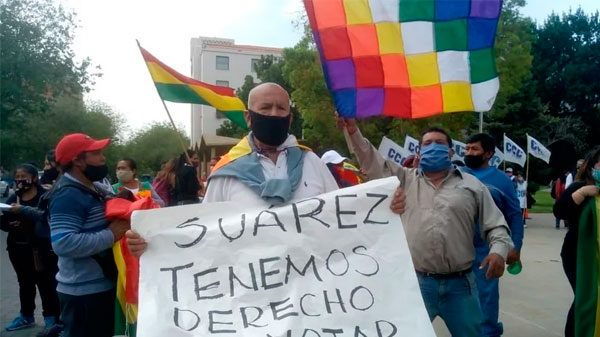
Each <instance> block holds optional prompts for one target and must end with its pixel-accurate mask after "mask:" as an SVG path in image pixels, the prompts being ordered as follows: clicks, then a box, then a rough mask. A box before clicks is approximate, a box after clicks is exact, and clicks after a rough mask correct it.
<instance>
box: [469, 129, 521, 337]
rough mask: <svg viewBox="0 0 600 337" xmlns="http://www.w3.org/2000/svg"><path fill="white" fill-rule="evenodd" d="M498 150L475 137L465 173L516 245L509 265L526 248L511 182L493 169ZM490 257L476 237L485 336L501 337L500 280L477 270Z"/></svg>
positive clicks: (482, 137) (480, 136) (485, 139)
mask: <svg viewBox="0 0 600 337" xmlns="http://www.w3.org/2000/svg"><path fill="white" fill-rule="evenodd" d="M495 149H496V145H495V142H494V139H493V138H492V137H491V136H490V135H488V134H485V133H479V134H475V135H472V136H471V137H469V139H467V145H466V150H465V157H464V159H465V165H466V167H465V168H463V170H464V171H465V172H468V173H470V174H472V175H474V176H475V177H477V179H479V180H480V181H481V182H482V183H484V184H485V186H487V188H488V189H489V191H490V193H491V195H492V198H493V199H494V202H495V203H496V206H498V208H499V209H500V211H502V213H503V214H504V218H505V219H506V222H507V223H508V226H509V227H510V231H511V238H512V240H513V243H514V245H515V247H514V249H512V250H511V251H510V252H509V253H508V256H507V258H506V263H507V264H509V265H510V264H512V263H514V262H517V261H519V260H520V256H521V254H520V251H521V246H522V245H523V217H522V213H521V208H520V205H519V200H518V199H517V195H516V193H515V188H514V186H513V183H512V181H511V180H510V178H508V177H507V176H506V174H504V173H503V172H502V171H500V170H498V169H497V168H496V167H493V166H491V165H490V160H491V158H492V157H493V156H494V152H495V151H496V150H495ZM476 228H478V227H476ZM489 253H490V249H489V247H488V245H487V244H486V242H485V241H483V239H482V237H481V234H480V233H478V234H477V235H475V261H474V262H473V267H474V269H473V270H474V272H475V280H476V281H477V289H478V290H479V300H480V303H481V310H482V312H483V325H482V326H483V334H484V335H485V336H488V337H496V336H501V335H502V333H503V332H504V328H503V326H502V323H500V322H498V311H499V302H498V300H499V289H498V279H487V278H486V277H485V273H484V272H483V271H482V270H479V269H477V268H476V267H477V266H479V265H480V264H481V262H482V261H483V260H484V259H485V257H486V256H487V255H488V254H489Z"/></svg>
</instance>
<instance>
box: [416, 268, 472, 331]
mask: <svg viewBox="0 0 600 337" xmlns="http://www.w3.org/2000/svg"><path fill="white" fill-rule="evenodd" d="M417 277H418V279H419V286H420V287H421V294H422V295H423V301H424V302H425V307H426V308H427V313H428V314H429V319H431V320H432V321H433V320H434V319H435V318H436V317H437V316H440V317H441V318H442V319H443V320H444V322H445V323H446V326H447V327H448V330H449V331H450V334H452V336H453V337H481V336H482V334H481V322H482V315H481V308H480V306H479V297H478V295H477V286H476V285H475V279H474V276H473V273H468V274H466V275H463V276H457V277H449V278H435V277H430V276H425V275H422V274H419V273H417Z"/></svg>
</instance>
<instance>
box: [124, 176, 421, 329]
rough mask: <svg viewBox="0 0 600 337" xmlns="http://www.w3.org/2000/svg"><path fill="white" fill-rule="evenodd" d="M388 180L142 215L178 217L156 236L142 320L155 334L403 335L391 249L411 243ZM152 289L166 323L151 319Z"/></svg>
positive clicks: (151, 238) (148, 257) (144, 268)
mask: <svg viewBox="0 0 600 337" xmlns="http://www.w3.org/2000/svg"><path fill="white" fill-rule="evenodd" d="M394 180H395V183H394ZM386 181H388V182H389V183H391V184H392V186H391V188H387V190H384V191H383V192H381V187H383V186H381V183H379V184H376V186H379V187H380V188H379V190H377V189H374V188H353V189H346V190H340V191H337V192H336V193H330V194H326V195H323V196H319V197H316V198H311V199H306V200H302V201H299V202H296V203H293V204H290V205H287V206H282V207H277V208H271V209H267V210H245V211H243V212H240V213H238V214H235V213H234V212H232V209H233V208H231V204H227V203H224V204H222V205H218V204H213V205H202V206H199V207H198V206H196V207H180V209H181V210H180V212H172V211H170V210H159V211H154V212H153V213H154V214H150V213H152V212H141V213H139V214H136V216H135V217H136V218H137V217H138V215H139V218H140V219H139V220H142V219H143V218H146V219H152V218H154V219H155V220H157V221H158V222H162V221H161V220H160V218H162V217H165V218H167V217H170V222H171V225H165V224H166V223H167V222H163V225H161V226H162V227H163V228H166V229H165V230H162V231H153V232H154V235H152V234H150V235H146V237H147V238H148V239H147V240H148V242H149V247H150V248H149V250H148V252H147V253H146V254H145V255H144V256H143V258H142V261H141V280H140V322H139V328H140V329H142V330H145V328H146V327H147V328H148V330H147V331H154V334H152V333H150V334H149V335H152V336H154V335H156V336H158V335H159V334H158V331H159V330H160V331H162V332H163V333H165V334H166V333H168V334H169V335H173V336H179V335H181V336H192V335H212V334H219V335H222V334H230V335H232V336H234V335H235V336H397V335H400V333H401V331H402V329H403V327H402V323H401V321H399V320H398V316H397V315H393V314H392V312H391V311H390V309H391V308H390V305H391V303H392V301H391V297H396V296H394V295H397V294H396V293H397V291H393V292H392V293H389V292H388V291H386V289H385V288H386V283H387V282H390V281H394V280H392V279H391V278H392V277H394V273H398V272H399V270H398V268H397V267H395V266H392V264H391V262H392V261H394V260H390V258H392V257H393V256H394V254H390V250H392V249H393V247H394V246H398V245H401V246H402V244H403V245H404V248H403V249H400V250H398V254H401V253H404V254H407V255H408V250H407V248H406V247H405V246H406V243H405V238H404V235H403V233H402V227H401V224H400V220H399V217H398V216H395V215H393V214H391V212H390V211H389V202H390V194H391V193H390V192H392V191H393V189H394V188H395V186H396V185H397V180H396V179H394V178H392V180H386ZM389 183H388V184H389ZM144 213H146V214H144ZM161 213H162V214H161ZM228 213H233V214H230V215H229V216H228V215H225V216H224V214H228ZM137 220H138V219H135V220H134V223H135V224H137V223H141V222H139V221H137ZM144 221H145V220H144ZM135 224H134V226H135ZM141 228H142V226H140V229H141ZM140 231H141V232H143V230H140ZM400 243H402V244H400ZM384 251H387V252H385V253H384ZM404 259H408V260H410V256H408V258H407V257H406V256H405V257H404ZM149 261H152V262H150V263H148V262H149ZM394 263H396V261H394ZM410 267H412V265H411V266H410ZM399 275H401V277H406V276H402V273H400V274H399ZM397 279H398V278H397V277H396V280H397ZM392 283H395V285H394V286H397V283H398V282H397V281H395V282H392ZM158 284H160V285H158ZM144 289H147V290H149V291H148V292H145V291H144ZM154 292H156V293H154ZM143 293H144V295H146V294H147V296H151V297H152V300H151V301H147V302H151V303H153V304H154V306H155V307H156V308H155V309H156V310H158V311H159V312H160V313H161V314H159V315H156V314H154V315H152V316H153V317H161V318H160V319H159V321H160V322H157V321H156V318H155V319H154V320H153V321H145V320H144V318H145V312H146V311H145V303H144V302H145V301H144V297H143V296H144V295H143ZM389 295H392V296H389ZM417 295H418V293H417ZM395 300H396V301H397V302H396V304H395V305H396V306H398V303H402V301H406V300H405V299H403V298H400V297H397V298H396V299H395ZM411 300H412V299H411ZM157 302H158V303H159V306H157V305H156V303H157ZM421 306H422V303H421ZM157 328H158V329H159V330H157ZM413 330H414V329H413Z"/></svg>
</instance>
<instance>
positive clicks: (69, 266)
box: [49, 133, 129, 337]
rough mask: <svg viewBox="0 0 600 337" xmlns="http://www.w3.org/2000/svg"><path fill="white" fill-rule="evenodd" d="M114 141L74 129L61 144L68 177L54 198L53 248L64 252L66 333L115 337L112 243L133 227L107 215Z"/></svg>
mask: <svg viewBox="0 0 600 337" xmlns="http://www.w3.org/2000/svg"><path fill="white" fill-rule="evenodd" d="M109 143H110V139H101V140H94V139H92V138H91V137H89V136H87V135H85V134H82V133H74V134H70V135H67V136H65V137H63V138H62V139H61V140H60V142H58V145H57V146H56V162H57V163H58V164H59V165H60V166H61V167H62V171H63V173H64V175H63V176H62V177H61V179H60V180H59V181H58V182H57V183H56V185H55V188H54V190H53V192H52V193H53V194H52V197H51V201H50V206H49V212H50V221H49V223H50V232H51V241H52V247H53V249H54V252H55V253H56V255H58V266H59V272H58V274H57V275H56V279H57V281H58V286H57V291H58V296H59V299H60V306H61V318H62V320H63V322H64V324H65V330H64V332H63V334H64V336H65V337H96V336H97V337H105V336H106V337H109V336H112V332H113V317H114V300H115V290H114V289H115V280H116V268H115V265H114V260H113V257H112V250H111V247H112V246H113V244H114V242H116V241H117V240H119V239H120V238H121V237H122V236H123V234H124V233H125V231H126V230H127V229H128V228H129V225H128V223H127V222H125V221H122V220H117V221H113V222H111V223H109V221H108V220H106V219H105V217H104V193H103V191H102V189H101V188H99V185H98V182H99V181H101V180H102V179H104V178H105V177H106V174H107V172H108V168H107V166H106V164H105V161H106V158H105V157H104V153H103V149H104V148H106V147H107V146H108V145H109Z"/></svg>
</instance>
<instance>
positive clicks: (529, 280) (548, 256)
mask: <svg viewBox="0 0 600 337" xmlns="http://www.w3.org/2000/svg"><path fill="white" fill-rule="evenodd" d="M531 216H532V217H533V219H531V220H528V221H527V222H528V228H527V229H526V230H525V243H524V245H523V251H522V252H521V259H522V261H523V271H522V272H521V273H520V274H519V275H517V276H513V275H510V274H508V273H505V275H504V276H503V277H502V279H501V280H500V320H501V321H502V322H503V323H504V336H506V337H551V336H563V335H564V333H563V329H564V325H565V321H566V316H567V311H568V310H569V307H570V305H571V302H572V301H573V293H572V291H571V288H570V286H569V283H568V282H567V278H566V277H565V275H564V273H563V270H562V264H561V259H560V248H561V245H562V241H563V238H564V236H565V232H566V230H565V229H562V228H561V229H560V230H556V229H555V228H554V217H553V216H552V215H550V214H532V215H531ZM434 326H435V328H436V332H437V335H438V337H446V336H450V334H449V333H448V330H447V329H446V327H445V326H444V324H443V322H442V321H441V320H440V319H439V318H438V319H436V320H435V322H434Z"/></svg>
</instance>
